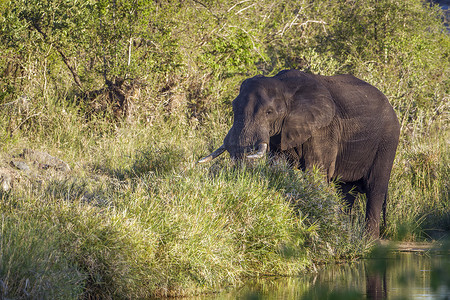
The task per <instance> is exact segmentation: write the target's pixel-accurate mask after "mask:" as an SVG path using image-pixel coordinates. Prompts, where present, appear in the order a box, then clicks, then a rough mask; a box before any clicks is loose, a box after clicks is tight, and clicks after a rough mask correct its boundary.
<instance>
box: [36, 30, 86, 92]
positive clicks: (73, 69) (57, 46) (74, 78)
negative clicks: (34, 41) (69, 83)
mask: <svg viewBox="0 0 450 300" xmlns="http://www.w3.org/2000/svg"><path fill="white" fill-rule="evenodd" d="M32 26H33V28H34V29H36V31H37V32H39V33H40V34H41V35H42V37H43V38H44V40H45V41H46V43H49V41H48V36H47V34H46V33H45V32H44V31H43V30H42V29H41V27H40V26H39V25H38V24H36V23H35V22H32ZM51 44H53V46H54V47H55V48H56V51H58V53H59V55H60V56H61V58H62V60H63V62H64V64H65V65H66V66H67V68H68V69H69V71H70V73H72V77H73V80H74V81H75V83H76V85H77V86H78V87H79V88H80V89H81V90H83V86H82V84H81V80H80V76H78V74H77V72H76V70H75V68H74V67H73V66H72V65H71V64H70V61H69V59H68V58H67V56H66V54H65V53H64V51H63V50H62V49H61V47H60V46H59V45H58V44H56V43H51Z"/></svg>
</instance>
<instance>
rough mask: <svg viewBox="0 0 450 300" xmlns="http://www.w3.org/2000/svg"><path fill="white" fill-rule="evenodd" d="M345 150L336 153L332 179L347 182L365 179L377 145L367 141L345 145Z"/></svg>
mask: <svg viewBox="0 0 450 300" xmlns="http://www.w3.org/2000/svg"><path fill="white" fill-rule="evenodd" d="M346 146H347V148H346V149H344V151H342V152H341V153H338V155H337V157H336V163H335V172H334V175H333V177H335V178H340V180H342V181H345V182H349V181H356V180H360V179H362V178H363V177H366V176H367V174H368V172H369V169H370V167H371V166H372V164H373V161H374V158H375V155H376V152H377V148H378V147H377V145H376V144H375V143H373V142H372V143H371V142H368V141H367V140H363V139H362V140H359V141H354V142H350V143H347V145H346Z"/></svg>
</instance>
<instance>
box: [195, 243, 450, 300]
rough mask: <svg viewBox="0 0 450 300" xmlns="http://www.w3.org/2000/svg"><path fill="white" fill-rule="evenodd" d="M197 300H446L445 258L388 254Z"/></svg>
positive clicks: (449, 279) (449, 266) (449, 287)
mask: <svg viewBox="0 0 450 300" xmlns="http://www.w3.org/2000/svg"><path fill="white" fill-rule="evenodd" d="M447 253H448V252H447ZM199 299H216V300H219V299H220V300H222V299H223V300H225V299H345V300H351V299H450V257H449V255H448V254H443V253H437V252H429V253H391V254H389V255H388V258H385V259H368V260H364V261H359V262H355V263H351V264H345V265H338V266H328V267H326V268H324V269H323V270H321V271H320V272H318V273H317V274H313V275H309V276H302V277H296V278H278V279H275V278H269V279H260V280H254V281H253V282H252V283H251V284H248V285H247V286H245V287H243V288H241V289H239V290H238V291H234V292H232V293H228V294H221V295H216V296H214V297H211V296H209V297H202V298H199Z"/></svg>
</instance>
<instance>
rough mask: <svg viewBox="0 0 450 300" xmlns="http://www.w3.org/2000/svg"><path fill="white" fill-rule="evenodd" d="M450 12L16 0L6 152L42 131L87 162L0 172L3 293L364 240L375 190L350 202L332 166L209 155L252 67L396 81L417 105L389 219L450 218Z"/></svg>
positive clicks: (8, 58)
mask: <svg viewBox="0 0 450 300" xmlns="http://www.w3.org/2000/svg"><path fill="white" fill-rule="evenodd" d="M442 18H443V15H442V12H441V11H440V10H439V8H438V7H436V6H433V5H431V4H430V3H428V2H424V1H419V0H408V1H399V0H380V1H341V0H328V1H324V0H320V1H293V0H284V1H275V2H274V1H268V0H259V1H256V0H248V1H223V0H217V1H210V0H200V1H197V0H192V1H150V0H140V1H119V0H117V1H108V0H102V1H90V0H81V1H76V2H70V1H60V0H47V1H25V0H19V1H10V0H2V1H0V51H1V53H2V55H1V56H0V149H1V151H0V158H1V161H0V168H2V167H5V164H7V163H8V161H7V157H10V156H11V155H13V154H15V153H16V152H17V149H19V148H22V147H29V148H37V149H45V150H46V151H48V152H50V153H52V154H54V155H57V156H59V157H60V158H62V159H64V160H66V161H67V162H69V164H70V165H71V166H72V169H73V170H72V172H71V173H70V174H69V175H67V174H66V175H64V176H63V177H58V176H54V175H52V174H51V173H45V174H44V175H42V177H39V180H35V181H33V180H29V177H30V175H29V174H26V173H23V174H22V175H21V179H20V184H17V185H16V186H15V187H14V189H13V190H12V191H8V192H0V209H1V214H2V231H1V235H0V293H2V294H1V296H0V297H6V298H10V297H32V298H36V297H37V298H52V297H60V296H61V297H71V296H72V297H74V298H77V297H78V296H79V295H80V294H81V293H88V294H90V295H93V296H99V297H115V296H118V297H124V298H133V297H149V296H154V295H169V294H170V295H175V294H187V293H199V292H206V291H215V290H219V289H222V288H224V287H227V286H234V285H237V284H239V283H241V282H242V280H243V279H244V278H246V277H252V276H257V275H269V274H270V275H288V274H295V273H298V272H301V271H303V270H305V269H307V268H312V267H313V266H314V264H317V263H321V262H327V261H330V260H335V259H346V258H352V257H358V256H360V255H363V253H364V249H365V241H364V240H362V239H361V238H360V237H361V232H360V231H361V226H360V223H361V221H360V219H361V216H363V213H364V212H363V210H364V205H357V207H356V209H355V210H354V212H353V215H352V216H351V220H350V222H349V220H348V219H349V217H348V216H346V215H343V214H342V213H341V211H340V198H339V197H338V195H336V192H335V188H334V186H328V185H325V184H324V183H323V181H322V179H321V178H320V175H319V173H315V172H312V173H309V174H303V173H302V172H299V171H298V170H291V169H289V168H287V167H286V166H285V165H283V163H279V164H275V165H274V166H268V165H267V164H265V163H264V162H261V164H258V165H256V166H246V167H243V166H233V165H232V164H231V162H230V161H228V160H227V159H226V158H223V159H219V160H218V161H217V162H216V163H214V164H212V165H211V166H207V167H199V166H195V165H194V162H195V161H196V159H197V158H198V157H201V156H202V155H203V154H205V153H207V152H208V151H211V150H212V149H214V148H215V147H216V146H217V145H219V144H220V143H221V141H222V139H223V137H224V135H225V133H226V132H227V129H228V127H229V126H230V124H231V122H232V112H231V105H230V102H231V100H232V99H233V98H234V97H235V96H236V94H237V92H238V88H239V84H240V82H241V81H242V80H243V79H244V78H247V77H249V76H253V75H256V74H265V75H273V74H276V73H277V72H278V71H280V70H281V69H286V68H299V69H302V70H305V71H307V72H312V73H318V74H324V75H333V74H338V73H352V74H354V75H355V76H357V77H359V78H361V79H364V80H366V81H368V82H369V83H371V84H373V85H375V86H376V87H378V88H379V89H380V90H381V91H382V92H384V93H385V94H386V95H387V97H388V98H389V100H390V102H391V103H392V105H393V106H394V108H395V110H396V111H397V113H398V116H399V119H400V122H401V125H402V133H401V142H400V146H399V149H398V153H397V157H396V161H395V165H394V169H393V172H392V177H391V188H390V199H389V202H388V214H387V224H386V226H385V234H386V237H388V238H402V239H418V238H423V237H424V236H425V237H426V236H427V234H431V233H430V232H431V231H429V230H433V231H436V230H438V231H442V230H448V229H449V228H450V221H449V214H450V211H449V209H450V208H449V187H448V181H449V173H450V172H449V165H450V155H449V153H450V152H449V150H448V149H449V144H448V141H449V138H450V137H449V127H448V126H449V124H448V121H449V119H450V116H449V108H450V107H449V105H450V104H449V103H450V101H449V100H450V99H449V88H450V80H449V78H450V76H449V75H450V74H449V73H450V59H449V56H450V55H449V54H450V38H449V35H448V32H447V31H446V28H445V27H444V26H443V22H442ZM27 180H28V181H27ZM361 201H363V199H361ZM360 204H361V202H360ZM36 228H39V229H40V230H36ZM6 229H7V231H6ZM23 236H28V237H30V240H29V241H30V243H28V244H27V243H24V242H22V238H21V237H23ZM30 245H33V247H31V246H30ZM30 247H31V248H30ZM24 251H27V252H29V253H31V254H32V255H31V256H29V257H30V258H29V259H27V258H23V257H22V258H20V259H14V258H15V257H18V255H19V254H20V253H23V252H24ZM61 272H64V274H65V277H64V279H61V278H60V277H59V274H61ZM63 281H64V282H63Z"/></svg>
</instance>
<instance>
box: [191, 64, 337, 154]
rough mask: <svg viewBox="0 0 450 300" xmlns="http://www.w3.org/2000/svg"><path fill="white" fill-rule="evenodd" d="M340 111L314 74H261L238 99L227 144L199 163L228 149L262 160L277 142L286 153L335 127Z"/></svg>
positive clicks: (244, 87)
mask: <svg viewBox="0 0 450 300" xmlns="http://www.w3.org/2000/svg"><path fill="white" fill-rule="evenodd" d="M335 112H336V109H335V103H334V102H333V98H332V97H331V95H330V93H329V91H328V90H327V88H326V87H325V86H323V85H322V84H321V83H320V82H319V81H317V80H315V79H313V78H311V77H310V75H308V74H305V73H303V72H300V71H295V70H292V71H284V72H281V73H279V74H277V75H276V76H274V77H264V76H255V77H253V78H250V79H247V80H245V81H244V82H243V83H242V84H241V88H240V92H239V95H238V96H237V97H236V99H234V101H233V113H234V122H233V126H232V127H231V129H230V130H229V132H228V134H227V135H226V137H225V139H224V142H223V145H222V146H220V147H219V148H218V149H217V150H216V151H214V152H213V153H211V154H210V155H208V156H206V157H205V158H203V159H201V160H200V161H199V163H204V162H208V161H210V160H212V159H214V158H216V157H217V156H219V155H220V154H222V153H223V152H225V150H226V151H228V152H229V153H230V156H231V157H232V158H234V159H241V158H243V157H246V158H248V159H258V158H262V157H263V156H264V155H265V153H266V152H267V151H268V150H269V146H270V145H271V144H274V143H273V142H271V141H273V140H275V139H276V140H277V142H276V146H277V147H279V149H280V150H287V149H290V148H293V147H297V146H300V145H301V144H303V143H304V142H305V141H306V140H308V139H309V138H310V137H311V136H312V135H313V134H314V132H315V131H316V130H318V129H320V128H322V127H325V126H327V125H329V124H330V123H331V121H332V120H333V117H334V115H335ZM275 137H276V138H275ZM254 152H256V153H254ZM252 153H253V154H252Z"/></svg>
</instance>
